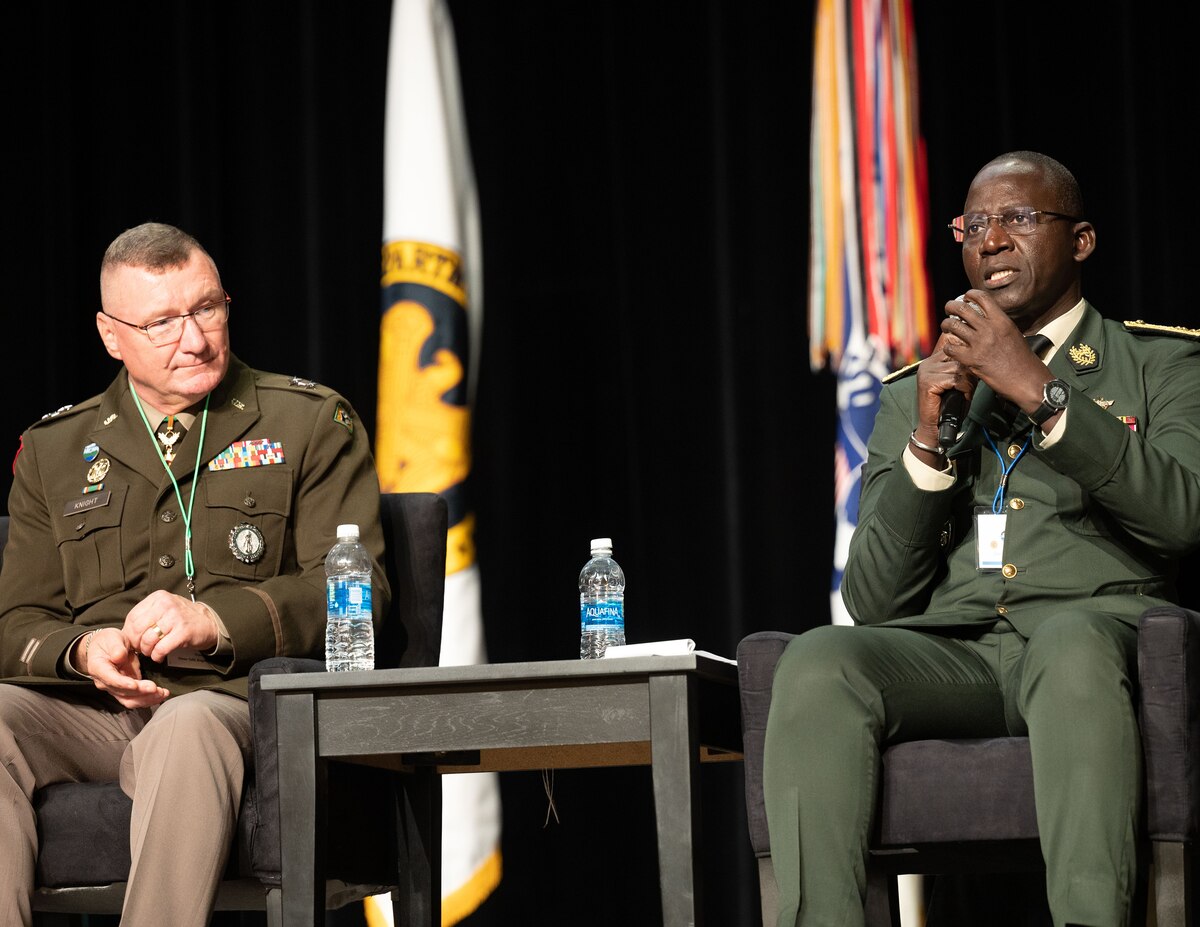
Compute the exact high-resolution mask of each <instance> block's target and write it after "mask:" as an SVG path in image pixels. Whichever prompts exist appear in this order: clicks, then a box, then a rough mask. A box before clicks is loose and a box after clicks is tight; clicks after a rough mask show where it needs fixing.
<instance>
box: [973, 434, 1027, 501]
mask: <svg viewBox="0 0 1200 927" xmlns="http://www.w3.org/2000/svg"><path fill="white" fill-rule="evenodd" d="M982 430H983V436H984V437H985V438H987V439H988V444H990V445H991V446H992V450H993V451H995V452H996V459H997V460H999V461H1000V485H999V486H997V487H996V494H995V495H994V496H992V514H993V515H999V514H1001V513H1002V512H1003V511H1004V488H1005V487H1006V486H1007V485H1008V475H1009V474H1010V473H1012V470H1013V467H1015V466H1016V465H1017V461H1018V460H1020V459H1021V458H1022V457H1024V456H1025V451H1026V449H1028V447H1029V442H1030V441H1032V440H1033V432H1032V431H1031V432H1029V434H1028V435H1027V436H1026V437H1025V443H1024V444H1022V445H1021V450H1019V451H1018V452H1017V456H1016V457H1014V458H1013V459H1012V461H1011V462H1010V463H1009V464H1008V465H1007V466H1005V464H1004V455H1003V454H1001V453H1000V448H998V447H996V442H995V441H993V440H992V436H991V435H990V434H988V432H987V429H986V428H985V429H982Z"/></svg>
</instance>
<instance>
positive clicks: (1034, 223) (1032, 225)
mask: <svg viewBox="0 0 1200 927" xmlns="http://www.w3.org/2000/svg"><path fill="white" fill-rule="evenodd" d="M993 219H995V220H996V221H997V222H999V223H1000V228H1002V229H1004V231H1005V232H1007V233H1008V234H1009V235H1032V234H1033V232H1034V231H1035V230H1036V229H1037V227H1038V223H1040V222H1048V221H1051V220H1053V219H1069V220H1070V221H1072V222H1082V221H1083V220H1082V219H1077V218H1076V217H1075V216H1068V215H1067V214H1066V213H1062V212H1051V211H1050V210H1048V209H1031V208H1030V207H1028V206H1018V207H1017V208H1015V209H1006V210H1005V211H1004V212H997V213H990V214H987V215H985V214H984V213H967V214H966V215H965V216H959V217H958V218H956V219H955V220H954V221H953V222H950V223H949V224H948V225H947V226H946V228H948V229H949V230H950V231H951V232H953V233H954V240H955V241H957V242H960V243H961V242H964V241H968V242H975V241H978V240H979V239H981V238H982V237H983V236H984V234H985V233H986V232H987V229H988V225H989V224H990V223H991V221H992V220H993Z"/></svg>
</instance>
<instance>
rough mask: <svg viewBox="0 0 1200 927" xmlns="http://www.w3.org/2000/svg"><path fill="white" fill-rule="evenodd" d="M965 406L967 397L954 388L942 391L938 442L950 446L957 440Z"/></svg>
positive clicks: (943, 445)
mask: <svg viewBox="0 0 1200 927" xmlns="http://www.w3.org/2000/svg"><path fill="white" fill-rule="evenodd" d="M966 408H967V397H966V396H964V395H963V394H962V393H961V392H959V391H958V390H956V389H948V390H946V392H944V393H942V408H941V411H940V412H939V413H938V444H940V445H941V446H942V447H950V446H951V445H952V444H954V442H955V441H957V440H958V432H959V427H960V426H961V425H962V420H963V412H965V411H966Z"/></svg>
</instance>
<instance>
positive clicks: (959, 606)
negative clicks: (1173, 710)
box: [842, 305, 1200, 636]
mask: <svg viewBox="0 0 1200 927" xmlns="http://www.w3.org/2000/svg"><path fill="white" fill-rule="evenodd" d="M1153 328H1154V327H1153V326H1139V325H1138V324H1136V323H1126V324H1125V325H1122V324H1121V323H1118V322H1113V321H1107V320H1104V319H1102V318H1101V317H1100V315H1099V313H1097V312H1096V310H1095V309H1093V308H1092V307H1091V306H1090V305H1089V306H1087V307H1086V308H1085V313H1084V316H1083V319H1082V320H1081V321H1080V323H1079V325H1078V326H1077V327H1076V329H1075V330H1074V332H1072V334H1071V336H1070V338H1069V339H1068V340H1067V342H1066V343H1065V344H1064V345H1062V347H1061V348H1060V349H1059V350H1058V351H1057V352H1056V353H1055V355H1054V357H1053V358H1052V360H1051V362H1050V369H1051V371H1053V373H1054V374H1055V375H1056V376H1058V377H1060V378H1061V379H1063V380H1065V381H1066V382H1067V383H1069V384H1070V386H1071V398H1070V402H1069V405H1068V407H1067V408H1068V411H1067V423H1066V430H1065V432H1064V434H1063V435H1062V437H1061V439H1060V440H1059V441H1058V442H1057V443H1055V444H1054V445H1053V446H1052V447H1050V448H1048V449H1045V450H1042V449H1039V448H1038V446H1037V440H1038V439H1037V438H1036V437H1035V439H1034V440H1033V441H1032V442H1031V443H1030V445H1029V447H1028V448H1027V450H1026V451H1025V453H1024V455H1023V456H1022V457H1021V458H1020V459H1019V460H1018V461H1017V463H1016V465H1015V467H1014V468H1013V470H1012V472H1011V474H1010V476H1009V478H1008V482H1007V487H1006V492H1005V496H1004V512H1005V513H1006V514H1007V516H1008V518H1007V521H1006V525H1005V539H1004V557H1003V560H1004V569H1003V570H1001V571H995V572H987V573H984V572H980V571H979V570H978V569H977V565H976V549H975V548H976V537H975V525H974V512H975V510H976V509H977V508H980V509H982V510H983V511H990V510H991V505H992V499H993V496H994V494H995V492H996V489H997V486H998V485H999V480H1000V461H999V459H998V458H997V455H996V453H995V452H994V451H993V450H992V447H991V446H990V445H989V443H988V441H987V438H986V437H985V435H984V433H983V429H982V428H981V427H980V425H979V421H978V420H989V421H991V422H992V423H993V425H994V424H995V422H996V421H997V416H999V417H1001V418H1003V417H1004V416H1003V410H1002V409H1001V405H1002V404H1001V403H998V402H996V401H995V399H996V397H995V396H994V395H991V396H990V398H989V396H988V395H987V393H988V392H989V391H988V390H987V389H986V388H984V387H981V390H980V391H979V392H977V394H976V397H975V399H974V401H973V402H972V410H971V416H972V418H973V419H975V420H974V421H971V422H969V425H968V428H967V429H966V431H965V434H964V435H963V436H962V438H961V439H960V441H959V444H958V445H957V446H956V447H955V448H952V449H951V452H950V456H951V458H952V459H953V460H954V462H955V466H956V467H957V473H958V479H957V480H956V481H955V484H954V485H953V486H952V487H951V488H949V489H947V490H944V491H941V492H928V491H923V490H921V489H918V488H917V487H916V486H915V485H914V484H913V482H912V479H911V478H910V477H909V475H908V472H907V470H906V469H905V467H904V464H903V462H902V460H901V453H902V452H903V450H904V448H905V446H906V444H907V441H908V436H909V434H910V432H911V431H912V429H913V428H914V427H915V425H916V415H917V412H916V377H915V376H912V375H908V376H900V377H898V378H896V379H895V380H894V381H893V382H891V383H889V385H887V386H885V387H884V389H883V395H882V400H881V405H880V411H879V415H878V417H877V418H876V420H875V427H874V430H873V432H872V434H871V440H870V444H869V448H868V459H867V463H866V466H865V469H864V475H863V482H862V495H861V502H860V508H859V522H858V527H857V528H856V529H855V531H854V535H853V539H852V541H851V547H850V556H849V561H848V565H847V568H846V572H845V576H844V579H843V583H842V595H843V597H844V599H845V602H846V605H847V607H848V609H849V611H850V614H851V615H852V616H853V617H854V619H855V620H856V621H857V622H859V623H861V624H893V625H907V626H929V625H963V624H973V623H977V622H992V621H995V619H996V617H997V616H998V615H1000V616H1004V617H1005V618H1007V620H1008V621H1009V623H1010V624H1012V625H1013V626H1014V627H1015V628H1016V630H1017V631H1018V632H1020V633H1021V634H1023V635H1025V636H1028V635H1029V634H1030V633H1031V631H1032V630H1033V629H1034V628H1035V627H1036V626H1037V625H1038V623H1039V622H1040V621H1041V620H1042V619H1043V618H1045V617H1047V616H1049V615H1051V614H1053V613H1054V612H1055V611H1056V609H1059V608H1061V607H1062V606H1063V605H1065V604H1068V603H1069V604H1070V605H1072V606H1073V607H1081V606H1082V607H1084V608H1094V609H1095V610H1096V611H1098V612H1103V613H1105V614H1109V615H1113V616H1116V617H1118V618H1120V619H1121V620H1123V621H1125V622H1127V623H1129V624H1134V625H1136V623H1137V619H1138V616H1139V615H1140V614H1141V612H1142V611H1143V610H1144V609H1146V608H1148V607H1150V606H1153V605H1158V604H1162V603H1163V602H1165V601H1174V600H1175V599H1176V593H1175V572H1176V566H1175V565H1176V562H1177V560H1178V558H1179V557H1180V556H1181V555H1183V554H1185V553H1187V552H1188V551H1190V550H1192V549H1193V548H1195V547H1196V546H1197V544H1200V345H1198V344H1197V343H1196V342H1195V340H1193V339H1194V337H1195V335H1196V334H1197V333H1191V334H1192V337H1187V335H1186V333H1180V334H1172V333H1170V332H1166V331H1163V332H1153V331H1150V330H1152V329H1153ZM1010 415H1011V413H1010ZM1029 427H1030V426H1029V422H1028V419H1027V418H1026V417H1025V416H1024V415H1023V414H1021V413H1019V412H1017V413H1016V414H1015V421H1014V422H1013V424H1012V425H1011V426H1010V427H1008V428H1007V429H1002V430H1001V431H1000V432H999V433H1000V434H1001V435H1003V436H1004V437H1003V439H998V440H997V441H996V446H997V447H998V448H999V450H1000V452H1001V453H1002V454H1003V455H1004V461H1005V464H1008V463H1011V455H1010V450H1009V449H1010V447H1014V446H1015V447H1016V448H1019V447H1020V446H1021V444H1023V443H1024V440H1025V436H1026V435H1028V433H1029ZM992 433H993V435H995V434H996V433H997V432H996V431H995V430H994V429H993V432H992Z"/></svg>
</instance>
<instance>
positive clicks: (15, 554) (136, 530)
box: [0, 223, 389, 927]
mask: <svg viewBox="0 0 1200 927" xmlns="http://www.w3.org/2000/svg"><path fill="white" fill-rule="evenodd" d="M100 291H101V305H102V307H103V308H102V310H101V311H100V312H99V313H97V316H96V325H97V328H98V329H99V333H100V337H101V340H102V341H103V343H104V346H105V348H106V349H107V351H108V353H109V354H111V355H112V356H113V357H114V358H116V359H118V360H120V361H121V362H122V363H123V369H122V370H121V372H120V374H119V375H118V377H117V378H116V380H115V381H114V382H113V383H112V385H111V386H110V387H109V388H108V389H107V390H106V391H105V392H104V393H103V394H101V395H99V396H96V397H94V398H92V399H89V400H87V401H86V402H83V403H80V404H79V405H76V406H74V407H72V408H69V409H64V410H60V411H59V412H57V413H54V414H53V415H50V416H47V417H46V418H45V419H43V420H42V421H40V422H38V423H35V424H34V425H33V426H32V427H31V428H29V430H28V431H26V433H25V434H24V435H23V436H22V439H21V440H22V443H21V450H20V452H19V454H18V457H17V460H16V464H15V480H14V484H13V490H12V494H11V496H10V499H9V514H10V517H11V521H10V533H9V541H8V545H7V547H6V548H5V556H4V570H3V573H2V574H0V677H5V678H3V679H0V683H3V684H0V761H2V762H0V765H2V767H3V771H2V772H0V858H3V859H4V860H5V863H4V865H3V866H0V922H2V923H4V924H26V925H28V924H30V923H31V914H30V904H29V895H30V892H31V891H32V888H33V878H34V863H35V858H36V853H37V832H36V822H35V820H34V812H33V809H32V806H31V804H30V798H31V796H32V794H33V792H34V790H35V789H37V788H39V787H41V786H43V785H47V784H49V783H52V782H56V781H64V780H93V779H95V780H104V779H108V780H112V779H118V778H119V779H120V781H121V785H122V787H123V789H124V790H125V791H126V793H127V794H129V795H130V796H131V797H132V799H133V818H132V823H131V832H130V844H131V850H132V859H133V866H132V869H131V871H130V877H129V883H128V890H127V892H126V899H125V907H124V911H123V914H122V924H124V925H151V924H153V925H161V924H170V925H172V927H181V925H191V924H194V925H197V927H199V925H203V924H205V923H207V921H208V917H209V912H210V911H211V908H212V902H213V898H214V895H215V891H216V886H217V884H218V882H219V880H220V877H221V874H222V871H223V869H224V865H225V860H226V856H227V854H228V851H229V847H230V844H231V840H232V834H233V830H234V826H235V822H236V817H237V812H238V805H239V801H240V796H241V788H242V778H243V768H244V763H245V757H246V755H247V753H248V745H249V715H248V711H247V706H246V703H245V697H246V677H247V675H248V673H249V669H250V667H251V665H252V664H253V663H255V662H256V661H258V660H260V659H263V658H265V657H270V656H276V655H292V656H306V657H314V656H318V655H320V654H321V653H322V652H323V651H322V645H323V641H324V629H325V609H324V587H325V576H324V569H323V565H324V556H325V554H326V552H327V551H328V550H329V548H330V547H331V546H332V545H333V543H334V540H335V535H336V528H337V525H338V524H339V523H347V522H356V523H357V524H358V525H359V527H360V531H361V537H362V539H363V542H364V543H365V544H366V546H367V548H368V550H369V551H370V552H371V555H372V557H373V558H374V590H373V592H374V598H373V605H374V609H375V615H376V620H379V617H380V616H381V615H383V614H384V613H385V611H386V608H387V603H388V599H389V590H388V586H387V581H386V578H385V576H384V572H383V568H382V566H381V563H382V557H383V535H382V530H381V528H380V524H379V484H378V481H377V479H376V477H375V471H374V465H373V462H372V458H371V453H370V445H369V442H368V439H367V435H366V434H365V433H364V430H363V428H362V427H361V426H360V425H358V424H357V423H356V420H355V416H354V414H353V411H352V409H351V408H350V406H349V404H348V403H347V402H346V400H345V399H343V398H341V397H340V396H338V395H337V394H336V393H334V392H332V391H331V390H328V389H325V388H323V387H320V386H317V385H316V384H315V383H313V382H311V381H307V380H301V379H298V378H288V377H283V376H278V375H274V374H268V373H261V372H258V371H255V370H252V369H250V368H249V367H247V366H245V365H244V364H243V363H241V362H240V361H239V360H237V359H236V358H235V357H234V356H233V355H232V354H231V353H230V350H229V329H228V314H229V297H228V296H227V295H226V293H225V291H224V289H223V288H222V285H221V280H220V277H219V275H218V273H217V268H216V266H215V264H214V263H213V261H212V259H211V258H210V257H209V255H208V254H207V253H206V252H205V251H204V249H203V248H202V247H201V246H200V245H199V243H198V242H196V241H195V239H193V238H192V237H191V236H189V235H187V234H185V233H183V232H181V231H180V230H178V229H175V228H173V227H171V226H166V225H160V224H156V223H147V224H146V225H142V226H138V227H137V228H134V229H130V230H129V231H127V232H125V233H123V234H122V235H121V236H119V237H118V238H117V239H116V240H115V241H114V242H113V243H112V245H110V246H109V248H108V251H107V252H106V253H105V257H104V261H103V263H102V266H101V275H100ZM89 680H90V682H89ZM97 690H98V691H97Z"/></svg>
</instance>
